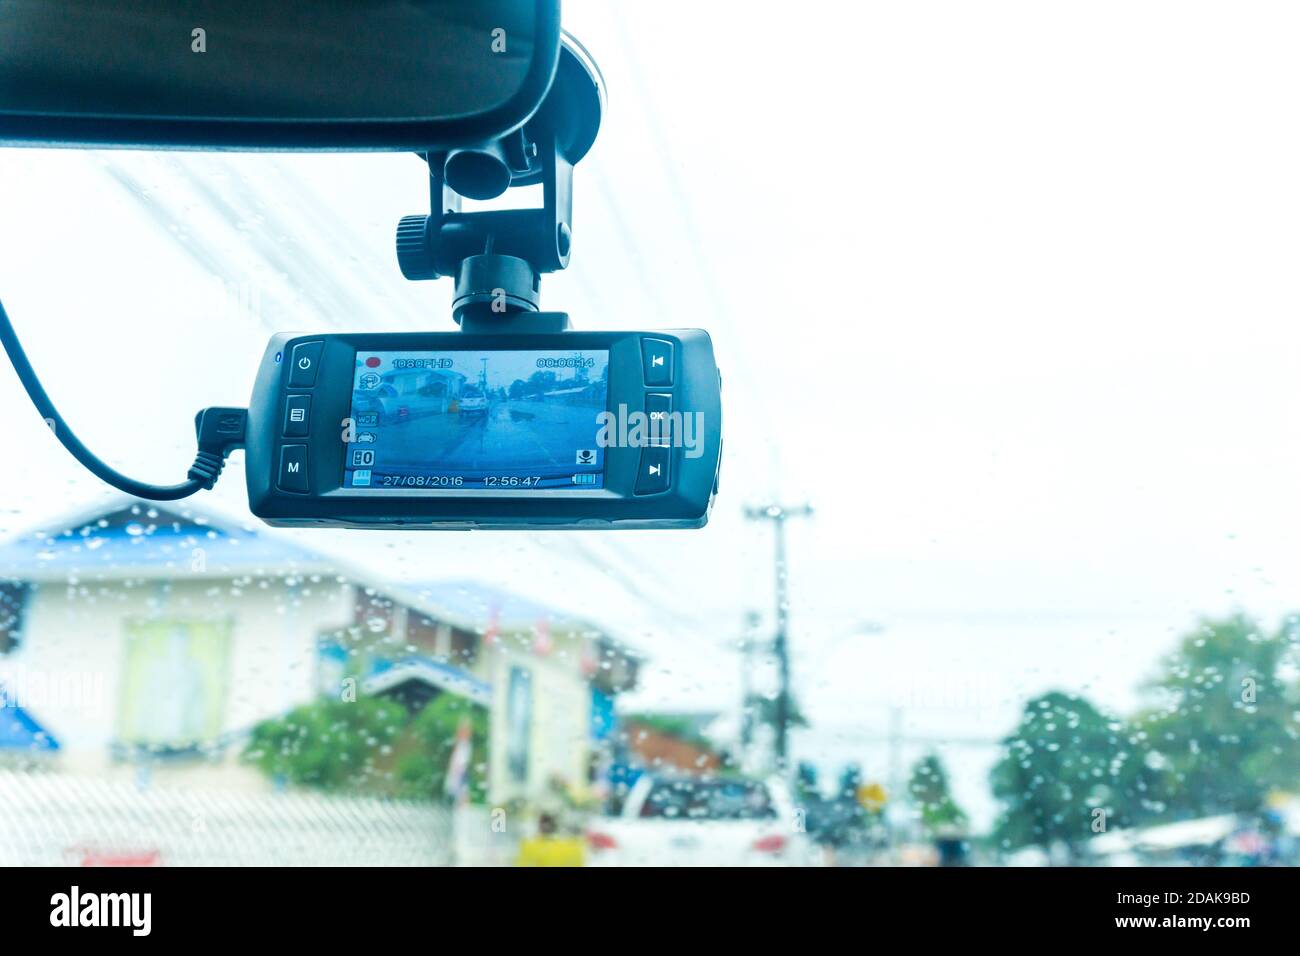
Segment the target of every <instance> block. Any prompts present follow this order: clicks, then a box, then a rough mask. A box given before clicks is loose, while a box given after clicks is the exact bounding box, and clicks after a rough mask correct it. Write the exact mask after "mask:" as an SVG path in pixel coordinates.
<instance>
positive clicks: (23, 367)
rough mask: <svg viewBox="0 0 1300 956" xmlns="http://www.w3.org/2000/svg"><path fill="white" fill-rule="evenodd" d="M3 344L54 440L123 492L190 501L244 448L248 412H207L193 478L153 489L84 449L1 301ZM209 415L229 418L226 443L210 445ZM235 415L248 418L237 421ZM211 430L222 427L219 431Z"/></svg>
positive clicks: (201, 425) (0, 341)
mask: <svg viewBox="0 0 1300 956" xmlns="http://www.w3.org/2000/svg"><path fill="white" fill-rule="evenodd" d="M0 344H3V345H4V349H5V352H7V353H8V354H9V361H11V362H12V363H13V366H14V371H15V372H17V373H18V380H19V381H20V382H22V383H23V388H25V389H26V390H27V395H28V396H29V397H30V398H31V400H32V404H33V405H35V406H36V410H37V411H38V412H40V414H41V417H42V418H44V419H45V423H46V424H47V425H49V426H50V431H52V432H54V437H55V438H57V439H58V440H59V441H60V442H61V443H62V445H63V447H64V448H66V449H67V450H68V451H69V452H70V453H71V454H72V457H73V458H75V459H77V461H79V462H81V464H82V465H84V466H85V468H86V470H87V471H89V472H90V473H91V474H93V475H94V476H95V477H96V478H99V479H100V480H102V481H105V482H107V483H108V484H110V485H112V486H113V487H114V488H117V489H118V490H119V491H125V492H126V493H127V494H129V495H135V496H136V497H137V498H148V499H150V500H152V501H176V500H177V499H179V498H188V497H189V496H190V495H192V494H194V493H195V492H196V491H200V490H202V489H204V488H211V487H212V486H213V485H214V484H215V483H216V480H217V476H218V475H220V474H221V466H222V465H223V464H224V463H225V459H226V455H227V454H229V453H230V451H231V449H233V448H238V447H240V446H241V445H243V440H244V430H243V421H245V420H246V415H247V413H246V412H245V411H244V410H243V409H204V410H203V411H202V412H200V413H199V415H198V419H197V421H196V426H197V428H198V431H199V454H198V457H197V458H195V460H194V465H193V466H192V467H191V468H190V472H189V476H188V478H187V480H185V481H183V482H181V483H180V484H176V485H151V484H148V483H147V482H143V481H136V480H135V479H134V478H128V477H127V476H126V475H124V474H122V473H121V472H120V471H118V470H117V469H115V468H113V467H112V466H110V465H109V464H107V463H106V462H104V461H102V460H101V459H100V458H99V457H98V456H96V455H95V453H94V452H92V451H91V450H90V449H89V448H87V447H86V446H85V445H83V444H82V443H81V439H79V438H78V437H77V435H76V433H75V432H74V431H73V430H72V429H71V428H69V427H68V424H67V422H65V421H64V420H63V416H62V415H60V414H59V411H58V409H56V408H55V407H54V403H53V402H52V401H50V396H49V395H47V394H46V393H45V388H44V387H43V386H42V385H41V380H40V378H39V376H37V374H36V371H35V369H33V368H32V363H31V362H29V361H28V360H27V353H26V352H24V351H23V347H22V345H21V344H20V343H19V342H18V335H17V333H15V332H14V327H13V323H12V322H10V321H9V315H8V314H7V313H6V312H5V309H4V304H3V303H0ZM208 412H220V413H223V414H224V415H225V416H227V418H226V420H225V421H224V422H223V425H224V427H222V428H221V429H220V431H221V433H222V434H221V439H220V440H217V441H212V440H208V441H205V436H208V432H209V430H210V429H209V428H208V427H207V426H205V424H204V422H205V418H206V417H207V416H208ZM230 416H244V417H243V418H241V419H240V420H239V421H237V422H233V421H232V420H231V418H230ZM211 418H212V421H213V423H214V425H215V423H216V421H217V419H218V416H216V415H213V416H211ZM211 430H212V431H216V430H217V429H216V428H215V427H214V428H213V429H211ZM235 430H237V432H238V434H237V435H236V434H234V431H235ZM208 437H209V438H210V437H211V436H208Z"/></svg>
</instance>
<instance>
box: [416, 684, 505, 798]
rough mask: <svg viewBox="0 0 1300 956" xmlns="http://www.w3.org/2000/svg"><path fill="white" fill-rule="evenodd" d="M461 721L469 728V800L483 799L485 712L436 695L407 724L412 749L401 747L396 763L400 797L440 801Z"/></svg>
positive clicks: (460, 700)
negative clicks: (400, 753) (429, 798)
mask: <svg viewBox="0 0 1300 956" xmlns="http://www.w3.org/2000/svg"><path fill="white" fill-rule="evenodd" d="M465 721H467V722H468V723H469V726H470V764H469V772H468V775H467V779H468V785H469V801H470V803H484V802H485V801H486V800H487V759H488V712H487V710H486V709H485V708H483V707H480V706H479V705H477V704H475V703H473V702H472V701H468V700H466V699H465V698H463V697H457V696H456V695H455V694H439V695H438V696H437V697H435V698H434V699H433V700H432V701H431V702H430V703H429V704H428V705H427V706H426V707H425V708H424V709H423V710H421V711H420V712H419V713H418V714H417V715H416V716H415V718H414V719H413V720H412V721H411V726H410V728H409V731H408V733H409V737H410V740H411V743H412V744H413V745H414V746H411V747H407V748H404V751H403V753H402V755H401V756H400V757H399V758H398V760H397V779H398V781H399V786H400V792H401V793H402V794H403V795H406V796H414V797H432V798H433V799H435V800H441V799H443V798H444V796H445V793H446V787H447V770H448V767H449V766H450V764H451V754H452V751H453V750H454V749H455V746H456V738H457V734H458V733H459V730H460V726H461V723H462V722H465Z"/></svg>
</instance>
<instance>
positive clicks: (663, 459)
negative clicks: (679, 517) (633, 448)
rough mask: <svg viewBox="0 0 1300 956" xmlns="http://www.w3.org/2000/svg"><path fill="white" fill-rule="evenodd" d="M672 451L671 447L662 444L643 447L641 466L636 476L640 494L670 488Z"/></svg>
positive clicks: (653, 492)
mask: <svg viewBox="0 0 1300 956" xmlns="http://www.w3.org/2000/svg"><path fill="white" fill-rule="evenodd" d="M672 452H673V450H672V449H671V448H666V447H663V446H660V445H652V446H650V447H648V448H642V449H641V468H640V471H638V472H637V476H636V493H637V494H638V495H653V494H657V493H658V492H661V491H667V490H668V485H669V480H670V478H671V475H670V474H669V470H670V468H671V467H672Z"/></svg>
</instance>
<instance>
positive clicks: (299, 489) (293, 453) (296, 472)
mask: <svg viewBox="0 0 1300 956" xmlns="http://www.w3.org/2000/svg"><path fill="white" fill-rule="evenodd" d="M279 485H280V490H281V491H291V492H293V493H294V494H299V495H305V494H307V446H306V445H285V446H284V447H283V448H281V449H280V481H279Z"/></svg>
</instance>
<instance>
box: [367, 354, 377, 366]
mask: <svg viewBox="0 0 1300 956" xmlns="http://www.w3.org/2000/svg"><path fill="white" fill-rule="evenodd" d="M366 368H379V359H377V358H376V357H375V356H373V355H372V356H370V358H368V359H366Z"/></svg>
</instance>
